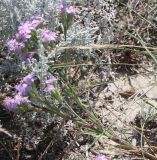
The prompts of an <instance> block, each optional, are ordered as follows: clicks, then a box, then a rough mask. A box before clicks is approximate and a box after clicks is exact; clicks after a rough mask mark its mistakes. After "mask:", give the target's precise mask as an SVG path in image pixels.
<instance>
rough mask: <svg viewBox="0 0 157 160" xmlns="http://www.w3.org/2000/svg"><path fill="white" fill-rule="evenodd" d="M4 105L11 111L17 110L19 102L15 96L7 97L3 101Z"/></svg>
mask: <svg viewBox="0 0 157 160" xmlns="http://www.w3.org/2000/svg"><path fill="white" fill-rule="evenodd" d="M3 104H4V107H5V108H6V109H8V110H10V111H12V110H15V109H16V108H17V105H18V104H17V102H16V100H15V99H14V98H11V97H6V98H5V99H4V101H3Z"/></svg>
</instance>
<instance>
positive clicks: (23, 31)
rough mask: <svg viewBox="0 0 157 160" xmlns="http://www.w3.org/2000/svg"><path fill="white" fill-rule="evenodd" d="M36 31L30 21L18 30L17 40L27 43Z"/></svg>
mask: <svg viewBox="0 0 157 160" xmlns="http://www.w3.org/2000/svg"><path fill="white" fill-rule="evenodd" d="M33 30H34V27H33V26H32V25H31V23H30V22H29V21H26V22H25V23H23V24H21V25H20V26H19V28H18V33H17V34H16V38H17V39H22V40H23V41H27V40H28V39H30V38H31V32H32V31H33Z"/></svg>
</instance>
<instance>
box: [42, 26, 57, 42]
mask: <svg viewBox="0 0 157 160" xmlns="http://www.w3.org/2000/svg"><path fill="white" fill-rule="evenodd" d="M56 38H57V35H56V33H55V32H51V31H50V30H48V29H42V31H41V40H42V42H51V41H55V40H56Z"/></svg>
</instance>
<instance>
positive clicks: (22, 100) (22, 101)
mask: <svg viewBox="0 0 157 160" xmlns="http://www.w3.org/2000/svg"><path fill="white" fill-rule="evenodd" d="M14 99H15V102H16V103H17V104H18V105H21V104H28V103H30V100H29V99H28V97H23V96H21V95H19V94H17V95H15V97H14Z"/></svg>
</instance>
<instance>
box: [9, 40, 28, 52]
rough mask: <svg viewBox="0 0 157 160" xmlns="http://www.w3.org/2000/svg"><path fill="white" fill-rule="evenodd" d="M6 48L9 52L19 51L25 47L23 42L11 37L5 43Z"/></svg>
mask: <svg viewBox="0 0 157 160" xmlns="http://www.w3.org/2000/svg"><path fill="white" fill-rule="evenodd" d="M6 46H7V48H8V49H9V51H11V52H15V53H19V52H21V49H22V48H24V47H25V45H24V43H20V42H18V41H17V40H16V39H11V40H9V41H7V43H6Z"/></svg>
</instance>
